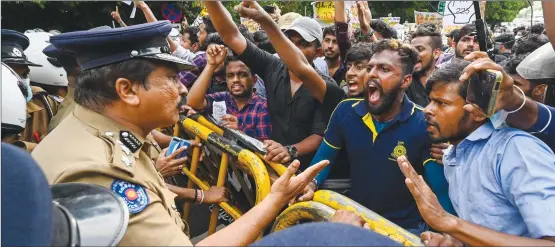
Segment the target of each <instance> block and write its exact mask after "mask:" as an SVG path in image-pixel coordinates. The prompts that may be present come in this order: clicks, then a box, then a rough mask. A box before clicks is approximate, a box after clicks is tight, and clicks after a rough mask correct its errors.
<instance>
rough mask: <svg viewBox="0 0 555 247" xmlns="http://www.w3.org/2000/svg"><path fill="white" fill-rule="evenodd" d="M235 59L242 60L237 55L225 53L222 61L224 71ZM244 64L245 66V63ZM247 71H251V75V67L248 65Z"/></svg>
mask: <svg viewBox="0 0 555 247" xmlns="http://www.w3.org/2000/svg"><path fill="white" fill-rule="evenodd" d="M235 61H239V62H243V61H241V59H239V58H238V57H237V56H234V55H233V54H230V55H227V57H226V58H225V62H224V71H225V70H226V69H227V65H228V64H229V63H231V62H235ZM245 66H247V65H246V64H245ZM247 68H248V70H249V73H251V76H252V71H251V68H250V67H249V66H247Z"/></svg>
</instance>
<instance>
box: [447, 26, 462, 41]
mask: <svg viewBox="0 0 555 247" xmlns="http://www.w3.org/2000/svg"><path fill="white" fill-rule="evenodd" d="M458 33H459V29H458V28H457V29H453V30H451V32H450V33H448V34H447V35H445V36H447V37H449V38H452V39H454V38H455V36H457V35H458Z"/></svg>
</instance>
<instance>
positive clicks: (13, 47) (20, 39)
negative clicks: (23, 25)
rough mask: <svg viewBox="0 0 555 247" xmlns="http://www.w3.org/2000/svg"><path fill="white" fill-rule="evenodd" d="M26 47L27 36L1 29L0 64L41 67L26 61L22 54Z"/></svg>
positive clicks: (27, 45) (27, 44) (27, 43)
mask: <svg viewBox="0 0 555 247" xmlns="http://www.w3.org/2000/svg"><path fill="white" fill-rule="evenodd" d="M27 47H29V38H27V36H25V35H24V34H22V33H20V32H17V31H14V30H8V29H2V62H4V63H6V64H21V65H27V66H35V67H42V65H38V64H36V63H33V62H30V61H29V60H27V56H25V52H23V51H24V50H25V49H27Z"/></svg>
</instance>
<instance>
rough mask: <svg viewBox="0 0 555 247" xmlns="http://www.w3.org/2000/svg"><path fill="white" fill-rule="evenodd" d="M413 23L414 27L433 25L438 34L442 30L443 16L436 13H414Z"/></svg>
mask: <svg viewBox="0 0 555 247" xmlns="http://www.w3.org/2000/svg"><path fill="white" fill-rule="evenodd" d="M414 21H415V23H416V25H420V24H424V23H433V24H435V25H436V27H437V30H439V31H440V32H441V30H442V28H443V16H442V15H441V14H439V13H436V12H420V11H414Z"/></svg>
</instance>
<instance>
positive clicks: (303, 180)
mask: <svg viewBox="0 0 555 247" xmlns="http://www.w3.org/2000/svg"><path fill="white" fill-rule="evenodd" d="M329 163H330V162H329V161H327V160H322V161H320V162H318V163H316V164H315V165H312V166H310V167H309V168H307V169H306V170H305V171H304V172H302V173H301V174H299V175H297V176H295V177H293V175H294V174H295V173H296V172H297V169H299V166H300V165H301V163H300V162H299V161H298V160H295V161H293V162H292V163H291V164H290V165H289V166H288V167H287V170H285V173H283V175H281V176H280V177H279V178H278V179H277V180H276V181H275V182H274V184H272V188H271V189H270V194H272V195H275V196H277V197H278V198H279V199H280V201H281V202H283V203H284V204H285V203H287V202H289V201H290V200H291V199H293V198H294V197H295V196H297V195H298V194H300V193H301V192H302V191H303V189H304V188H305V187H306V186H307V185H308V183H310V182H311V181H312V180H313V179H314V178H315V177H316V175H318V173H319V172H320V171H322V169H324V167H326V166H327V165H328V164H329Z"/></svg>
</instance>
